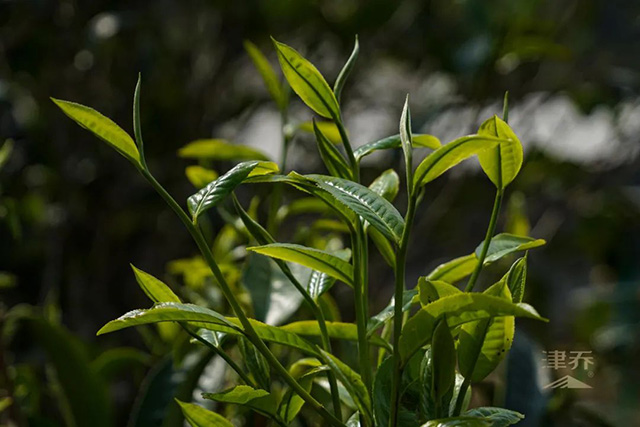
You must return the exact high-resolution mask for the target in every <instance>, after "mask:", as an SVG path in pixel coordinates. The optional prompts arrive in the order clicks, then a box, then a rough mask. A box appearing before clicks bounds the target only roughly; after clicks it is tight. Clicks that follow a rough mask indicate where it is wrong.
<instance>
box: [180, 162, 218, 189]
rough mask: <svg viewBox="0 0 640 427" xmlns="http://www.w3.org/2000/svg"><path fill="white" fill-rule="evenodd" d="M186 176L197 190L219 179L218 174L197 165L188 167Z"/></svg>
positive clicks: (185, 172)
mask: <svg viewBox="0 0 640 427" xmlns="http://www.w3.org/2000/svg"><path fill="white" fill-rule="evenodd" d="M184 174H185V175H186V176H187V179H188V180H189V182H190V183H191V184H193V186H194V187H196V188H197V189H201V188H204V187H206V186H207V184H209V183H210V182H211V181H215V180H216V179H217V178H218V172H216V171H214V170H211V169H207V168H203V167H202V166H197V165H193V166H187V167H186V168H185V170H184Z"/></svg>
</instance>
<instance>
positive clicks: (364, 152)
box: [353, 134, 442, 161]
mask: <svg viewBox="0 0 640 427" xmlns="http://www.w3.org/2000/svg"><path fill="white" fill-rule="evenodd" d="M411 143H412V145H413V146H414V147H425V148H430V149H432V150H436V149H438V148H440V147H441V146H442V143H441V142H440V140H439V139H438V138H436V137H435V136H433V135H427V134H413V137H412V139H411ZM401 146H402V142H401V141H400V134H397V135H392V136H388V137H386V138H383V139H380V140H377V141H372V142H368V143H366V144H364V145H361V146H360V147H358V148H356V149H355V151H354V152H353V155H354V156H355V157H356V160H358V161H360V160H361V159H362V158H363V157H365V156H368V155H369V154H371V153H373V152H375V151H378V150H388V149H390V148H400V147H401Z"/></svg>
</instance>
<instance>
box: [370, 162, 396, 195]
mask: <svg viewBox="0 0 640 427" xmlns="http://www.w3.org/2000/svg"><path fill="white" fill-rule="evenodd" d="M369 189H370V190H371V191H373V192H374V193H376V194H377V195H378V196H382V197H384V198H385V199H386V200H388V201H389V202H393V200H394V199H395V198H396V196H397V195H398V191H400V177H399V176H398V174H397V173H396V171H394V170H393V169H387V170H386V171H384V172H382V173H381V174H380V176H379V177H377V178H376V179H375V180H373V182H372V183H371V185H369Z"/></svg>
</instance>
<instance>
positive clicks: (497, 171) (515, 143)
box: [478, 116, 523, 189]
mask: <svg viewBox="0 0 640 427" xmlns="http://www.w3.org/2000/svg"><path fill="white" fill-rule="evenodd" d="M478 135H485V136H491V137H496V138H500V139H505V140H506V141H502V142H500V143H499V144H498V146H497V147H494V148H491V149H489V150H486V151H483V152H482V153H480V154H478V159H479V160H480V166H482V170H484V172H485V173H486V174H487V176H488V177H489V179H490V180H491V182H493V183H494V184H495V186H496V187H498V188H499V189H504V188H505V187H506V186H507V185H509V184H510V183H511V181H513V180H514V178H515V177H516V176H517V175H518V172H520V168H521V167H522V157H523V154H522V144H521V143H520V140H519V139H518V137H517V136H516V134H515V133H514V132H513V130H511V128H510V127H509V125H508V124H507V123H506V122H505V121H504V120H502V119H500V118H499V117H498V116H493V117H492V118H490V119H488V120H487V121H485V122H484V123H483V124H482V125H481V126H480V129H479V130H478Z"/></svg>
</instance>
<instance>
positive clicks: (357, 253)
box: [351, 221, 373, 393]
mask: <svg viewBox="0 0 640 427" xmlns="http://www.w3.org/2000/svg"><path fill="white" fill-rule="evenodd" d="M356 227H357V228H356V232H355V233H354V234H352V238H351V247H352V248H353V263H354V266H353V267H354V268H353V273H354V277H353V290H354V304H355V312H356V328H357V331H358V361H359V363H360V375H361V376H362V382H364V385H365V387H366V388H367V391H368V392H369V393H371V391H372V384H373V381H372V373H371V356H370V354H369V353H370V352H369V340H368V339H367V321H368V320H369V318H368V316H367V312H366V311H365V310H366V304H365V300H364V298H365V288H366V283H365V282H364V281H363V279H364V274H363V271H364V269H363V267H364V265H363V262H362V261H363V257H362V254H363V250H362V245H363V239H362V236H363V235H364V231H363V227H362V221H358V223H357V224H356Z"/></svg>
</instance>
